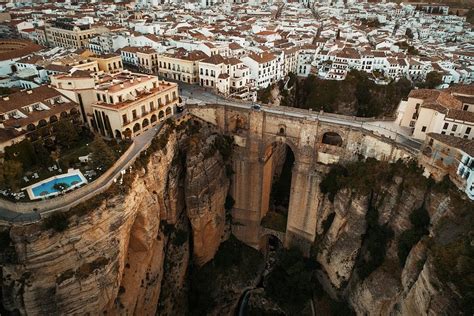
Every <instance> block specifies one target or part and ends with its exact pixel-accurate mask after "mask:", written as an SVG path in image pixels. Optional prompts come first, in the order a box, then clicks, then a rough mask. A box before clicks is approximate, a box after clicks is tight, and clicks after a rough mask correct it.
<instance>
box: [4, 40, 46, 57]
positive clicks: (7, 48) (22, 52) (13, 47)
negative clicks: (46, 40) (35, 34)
mask: <svg viewBox="0 0 474 316" xmlns="http://www.w3.org/2000/svg"><path fill="white" fill-rule="evenodd" d="M41 49H43V47H41V46H39V45H36V44H35V43H33V42H30V41H24V40H16V39H3V40H0V61H2V60H8V59H15V58H20V57H22V56H26V55H29V54H31V53H34V52H37V51H39V50H41Z"/></svg>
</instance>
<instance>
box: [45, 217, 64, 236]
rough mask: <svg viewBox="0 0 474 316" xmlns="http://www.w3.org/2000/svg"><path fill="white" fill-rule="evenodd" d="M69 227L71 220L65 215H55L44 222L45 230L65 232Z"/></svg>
mask: <svg viewBox="0 0 474 316" xmlns="http://www.w3.org/2000/svg"><path fill="white" fill-rule="evenodd" d="M68 226H69V219H68V218H67V216H66V214H64V213H54V214H53V215H51V216H49V217H46V218H45V219H44V222H43V227H44V229H54V230H55V231H57V232H63V231H65V230H66V229H67V228H68Z"/></svg>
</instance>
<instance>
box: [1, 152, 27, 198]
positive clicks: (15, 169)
mask: <svg viewBox="0 0 474 316" xmlns="http://www.w3.org/2000/svg"><path fill="white" fill-rule="evenodd" d="M22 176H23V167H22V164H21V162H19V161H15V160H5V161H4V162H3V165H2V166H1V168H0V181H1V183H3V184H4V186H5V187H7V188H10V189H12V190H14V191H16V190H17V189H18V188H19V187H20V179H21V177H22Z"/></svg>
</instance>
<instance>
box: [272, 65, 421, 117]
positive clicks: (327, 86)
mask: <svg viewBox="0 0 474 316" xmlns="http://www.w3.org/2000/svg"><path fill="white" fill-rule="evenodd" d="M371 79H372V78H371V75H369V74H367V73H365V72H362V71H356V70H352V71H351V72H349V73H348V75H347V77H346V79H345V80H341V81H337V80H324V79H320V78H317V77H316V76H314V75H309V76H308V77H307V78H305V79H304V80H301V81H296V82H295V84H294V87H293V89H292V90H291V92H290V93H289V94H282V97H283V99H282V102H281V104H283V105H288V106H294V107H299V108H304V109H313V110H316V111H319V110H323V111H325V112H338V111H339V112H341V113H343V114H356V115H357V116H362V117H373V116H381V115H392V114H393V112H394V110H395V109H396V107H397V106H398V104H399V103H400V101H401V100H402V99H403V98H406V97H407V96H408V93H409V92H410V90H411V88H412V85H411V82H410V81H409V80H407V79H405V78H402V79H400V80H398V81H392V82H390V83H389V84H388V85H377V84H376V83H375V82H374V81H373V80H371Z"/></svg>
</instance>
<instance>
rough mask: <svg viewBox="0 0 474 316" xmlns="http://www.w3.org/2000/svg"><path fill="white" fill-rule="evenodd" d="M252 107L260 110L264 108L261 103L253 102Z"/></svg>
mask: <svg viewBox="0 0 474 316" xmlns="http://www.w3.org/2000/svg"><path fill="white" fill-rule="evenodd" d="M252 109H254V110H257V111H260V110H261V109H262V107H261V106H260V105H259V104H253V105H252Z"/></svg>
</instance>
